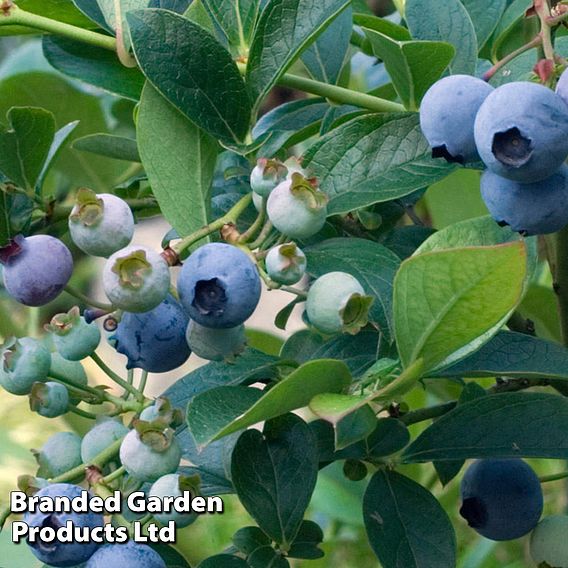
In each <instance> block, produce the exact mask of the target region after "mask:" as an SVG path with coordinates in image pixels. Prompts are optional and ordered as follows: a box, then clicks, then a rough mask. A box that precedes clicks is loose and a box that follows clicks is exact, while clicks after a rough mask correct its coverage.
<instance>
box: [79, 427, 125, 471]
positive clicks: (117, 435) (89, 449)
mask: <svg viewBox="0 0 568 568" xmlns="http://www.w3.org/2000/svg"><path fill="white" fill-rule="evenodd" d="M128 431H129V430H128V428H127V427H126V426H125V425H124V424H123V423H122V422H119V421H118V420H112V419H107V420H104V421H103V422H100V423H99V424H96V425H95V426H93V428H92V429H91V430H89V431H88V432H87V433H86V434H85V436H84V438H83V441H82V442H81V459H82V460H83V463H90V462H91V461H92V460H93V458H95V457H96V456H98V455H99V454H100V453H101V452H102V451H103V450H106V448H108V447H109V446H111V445H112V444H113V443H114V442H116V441H117V440H120V439H122V438H124V436H126V434H128Z"/></svg>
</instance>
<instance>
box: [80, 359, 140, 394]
mask: <svg viewBox="0 0 568 568" xmlns="http://www.w3.org/2000/svg"><path fill="white" fill-rule="evenodd" d="M91 359H92V360H93V361H94V362H95V363H96V364H97V365H98V366H99V367H100V369H101V370H102V371H103V372H104V373H105V374H106V375H107V376H108V377H109V378H110V379H111V380H113V381H114V382H115V383H116V384H117V385H119V386H121V387H122V388H123V389H124V390H127V391H128V392H130V393H131V394H133V395H134V397H135V398H136V400H138V401H139V402H144V395H143V394H142V393H141V392H140V391H139V390H138V389H137V388H136V387H134V386H133V385H130V384H128V382H127V381H125V380H124V379H122V378H121V377H119V376H118V375H117V374H116V373H115V372H114V371H113V370H112V369H111V368H110V367H109V366H108V365H107V364H106V363H105V362H104V361H103V360H102V359H101V358H100V357H99V356H98V355H97V354H96V353H93V354H92V355H91Z"/></svg>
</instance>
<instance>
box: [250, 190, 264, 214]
mask: <svg viewBox="0 0 568 568" xmlns="http://www.w3.org/2000/svg"><path fill="white" fill-rule="evenodd" d="M263 201H264V198H263V197H262V196H261V195H258V193H255V192H254V191H253V192H252V203H253V205H254V208H255V209H256V210H257V211H258V212H259V213H260V212H261V211H262V204H263Z"/></svg>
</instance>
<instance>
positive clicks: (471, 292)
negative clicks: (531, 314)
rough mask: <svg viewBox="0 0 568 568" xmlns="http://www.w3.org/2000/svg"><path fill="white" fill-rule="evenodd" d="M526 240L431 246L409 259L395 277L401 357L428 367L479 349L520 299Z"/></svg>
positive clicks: (433, 367) (443, 363)
mask: <svg viewBox="0 0 568 568" xmlns="http://www.w3.org/2000/svg"><path fill="white" fill-rule="evenodd" d="M526 256H527V252H526V247H525V245H524V243H523V242H521V241H517V242H514V243H510V244H504V245H497V246H492V247H469V248H462V249H450V250H443V251H437V252H430V253H426V254H421V255H418V256H414V257H412V258H410V259H408V260H405V261H404V262H403V263H402V265H401V267H400V270H399V271H398V273H397V275H396V278H395V283H394V324H395V336H396V340H397V345H398V350H399V354H400V358H401V360H402V363H403V365H404V366H408V365H409V364H410V363H412V361H415V360H417V359H418V358H423V359H424V370H425V371H428V370H432V369H435V368H437V367H442V366H445V365H449V364H451V363H453V362H455V361H457V360H459V359H461V358H463V357H465V356H466V355H468V354H469V353H471V352H473V351H475V350H477V349H479V347H481V345H483V343H486V342H487V341H489V339H490V338H491V337H492V336H493V335H495V333H497V331H498V330H499V328H500V327H501V326H502V325H503V323H505V321H506V320H507V319H508V317H509V315H510V314H511V313H512V311H513V310H514V308H515V307H516V306H517V304H518V303H519V302H520V300H521V297H522V293H523V288H524V283H525V277H526V274H527V260H526Z"/></svg>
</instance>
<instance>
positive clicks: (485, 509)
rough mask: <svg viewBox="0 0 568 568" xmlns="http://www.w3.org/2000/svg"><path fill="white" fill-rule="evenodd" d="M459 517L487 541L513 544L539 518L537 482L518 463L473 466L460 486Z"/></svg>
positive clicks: (540, 502)
mask: <svg viewBox="0 0 568 568" xmlns="http://www.w3.org/2000/svg"><path fill="white" fill-rule="evenodd" d="M461 497H462V506H461V509H460V514H461V516H462V517H463V518H464V519H465V520H466V521H467V522H468V524H469V526H470V527H472V528H473V529H475V530H476V531H477V532H478V533H479V534H481V535H483V536H484V537H486V538H489V539H491V540H513V539H515V538H519V537H521V536H523V535H525V534H527V533H529V532H530V531H531V530H533V529H534V527H535V526H536V524H537V523H538V520H539V519H540V515H541V514H542V507H543V498H542V489H541V486H540V481H539V479H538V477H537V475H536V474H535V472H534V471H533V470H532V468H531V467H530V466H529V465H527V464H526V463H525V462H524V461H522V460H520V459H485V460H478V461H476V462H474V463H473V464H472V465H471V466H470V467H469V468H468V469H467V471H466V473H465V475H464V477H463V479H462V482H461Z"/></svg>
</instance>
